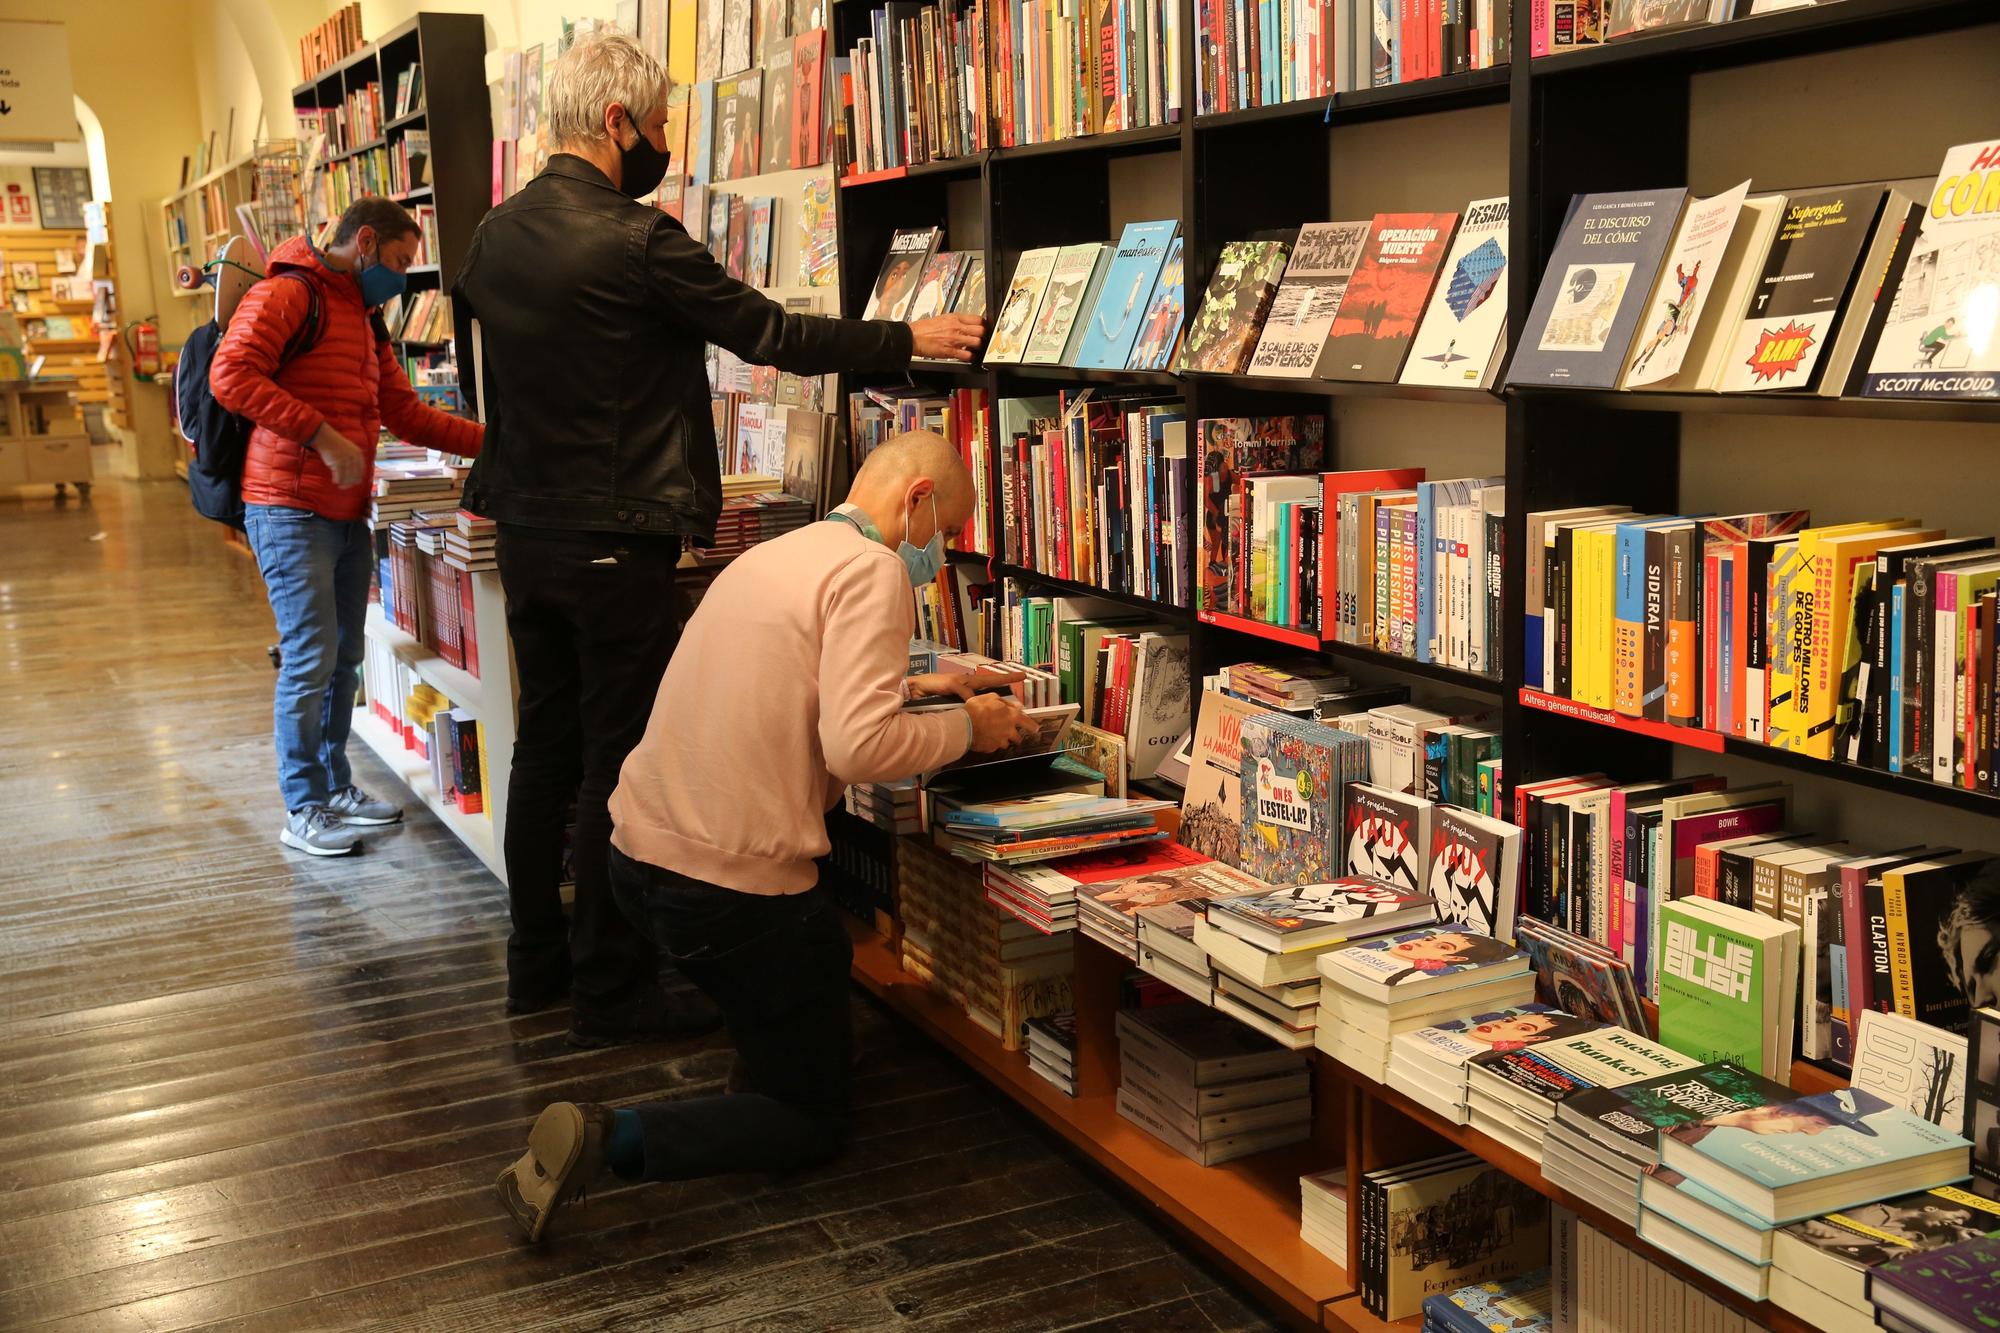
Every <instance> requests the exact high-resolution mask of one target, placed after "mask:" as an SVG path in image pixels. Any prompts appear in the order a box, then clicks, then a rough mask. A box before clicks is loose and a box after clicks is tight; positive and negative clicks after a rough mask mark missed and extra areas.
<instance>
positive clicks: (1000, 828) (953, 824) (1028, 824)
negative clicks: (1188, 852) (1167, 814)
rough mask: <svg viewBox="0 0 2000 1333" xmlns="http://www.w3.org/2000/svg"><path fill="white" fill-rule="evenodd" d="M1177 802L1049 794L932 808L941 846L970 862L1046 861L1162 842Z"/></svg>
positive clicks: (952, 801)
mask: <svg viewBox="0 0 2000 1333" xmlns="http://www.w3.org/2000/svg"><path fill="white" fill-rule="evenodd" d="M1172 807H1173V803H1172V802H1171V801H1159V800H1149V799H1144V798H1120V797H1115V796H1102V795H1094V794H1092V793H1089V792H1084V791H1045V792H1037V793H1035V794H1033V795H1030V796H1024V797H1021V798H1020V799H1017V800H986V801H963V800H958V799H949V800H948V799H945V798H942V797H940V798H938V799H937V800H935V801H934V802H933V805H932V816H931V822H932V829H933V832H934V834H935V836H936V838H937V843H938V845H939V846H940V847H942V848H944V850H946V851H948V852H950V853H951V854H952V855H953V856H956V857H958V858H959V859H961V860H965V861H989V862H1003V863H1016V862H1023V861H1043V860H1048V859H1051V858H1054V857H1057V856H1063V855H1070V854H1074V853H1078V852H1086V851H1091V850H1095V849H1097V848H1103V847H1124V846H1130V845H1132V844H1135V843H1145V842H1156V841H1159V840H1160V839H1163V838H1165V837H1166V836H1167V835H1166V831H1165V830H1164V829H1162V828H1161V827H1160V824H1159V821H1158V819H1157V818H1156V816H1157V815H1158V813H1159V812H1160V811H1162V810H1168V809H1171V808H1172Z"/></svg>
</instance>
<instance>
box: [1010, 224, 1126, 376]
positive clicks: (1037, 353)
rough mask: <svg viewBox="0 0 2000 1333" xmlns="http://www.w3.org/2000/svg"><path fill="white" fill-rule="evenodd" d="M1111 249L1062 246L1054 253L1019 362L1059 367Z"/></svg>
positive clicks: (1094, 244)
mask: <svg viewBox="0 0 2000 1333" xmlns="http://www.w3.org/2000/svg"><path fill="white" fill-rule="evenodd" d="M1110 248H1111V247H1110V246H1108V245H1105V244H1103V243H1101V242H1098V241H1086V242H1085V243H1083V244H1082V245H1065V246H1064V247H1063V248H1062V249H1061V250H1059V251H1058V252H1057V253H1056V262H1055V266H1054V267H1053V268H1051V269H1050V270H1049V285H1048V290H1046V291H1045V292H1043V293H1042V304H1041V308H1040V309H1039V310H1037V311H1036V312H1035V324H1034V328H1033V330H1032V331H1031V332H1030V333H1029V334H1028V346H1027V350H1026V351H1024V352H1023V353H1022V354H1021V360H1022V361H1024V362H1026V363H1029V364H1037V365H1063V364H1067V363H1066V361H1065V360H1064V357H1065V354H1066V353H1067V351H1068V349H1069V347H1070V344H1071V342H1072V341H1073V339H1072V337H1071V335H1072V334H1073V333H1074V332H1075V330H1076V326H1077V320H1078V316H1079V314H1080V313H1081V312H1082V311H1085V310H1088V309H1089V308H1090V306H1091V304H1092V298H1093V297H1094V296H1095V295H1096V292H1097V286H1098V284H1099V282H1100V281H1101V280H1102V275H1103V271H1104V256H1105V252H1106V251H1108V250H1109V249H1110Z"/></svg>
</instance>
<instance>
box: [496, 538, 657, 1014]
mask: <svg viewBox="0 0 2000 1333" xmlns="http://www.w3.org/2000/svg"><path fill="white" fill-rule="evenodd" d="M497 554H498V559H499V565H500V586H501V587H502V588H503V589H504V590H505V591H506V594H507V632H508V634H509V635H510V636H511V637H512V639H513V643H514V672H515V678H516V680H517V681H518V683H519V686H520V724H519V727H518V729H517V731H516V733H515V740H514V767H513V772H512V773H511V774H510V775H509V777H508V785H507V829H506V846H505V847H504V848H503V852H504V854H505V856H506V858H507V884H508V897H509V900H510V906H511V909H512V917H513V927H514V929H513V933H512V934H511V935H510V936H509V937H508V940H507V979H508V990H509V992H510V993H511V994H514V995H517V996H522V995H534V994H538V993H546V992H548V991H550V990H559V989H560V988H561V986H562V983H563V981H564V979H565V978H567V979H568V982H569V989H570V996H571V1002H572V1004H573V1005H574V1006H575V1007H577V1008H579V1009H605V1008H610V1007H613V1006H616V1005H618V1004H620V1003H622V1002H624V1001H626V1000H628V999H631V998H632V997H633V996H635V995H636V994H638V993H639V992H640V991H642V990H643V989H644V988H645V987H647V986H648V985H650V984H652V982H653V979H654V977H655V976H656V973H657V967H658V959H657V954H656V952H655V950H654V948H653V946H652V944H651V942H650V941H648V940H646V939H645V938H644V937H643V936H641V935H639V934H638V933H637V932H635V931H634V930H633V929H632V928H631V926H630V924H629V923H628V922H627V921H626V920H625V917H624V915H623V914H622V913H621V912H620V911H619V910H618V904H617V903H616V901H614V900H613V898H612V895H611V883H610V880H609V878H608V877H607V874H606V870H605V854H606V852H608V851H609V850H610V846H611V816H610V814H609V812H608V811H607V810H606V808H605V803H606V802H607V801H609V800H610V799H611V791H612V789H613V788H614V787H615V786H616V785H617V783H618V770H619V768H620V767H621V766H622V765H623V764H624V762H625V756H626V755H627V754H629V753H630V752H631V750H632V747H633V746H634V745H637V744H638V743H639V738H640V737H641V736H642V735H644V734H645V731H646V722H647V719H648V718H649V717H650V716H651V715H652V711H653V699H654V696H655V695H657V694H658V693H659V689H660V677H661V676H662V675H664V674H665V673H666V669H667V661H668V659H669V658H671V657H672V656H673V652H674V645H675V643H677V642H678V641H679V639H680V628H681V619H682V616H681V602H680V598H679V594H678V591H677V589H676V587H675V584H674V566H675V564H676V562H678V561H679V559H680V542H679V540H678V539H676V538H672V537H646V538H633V537H627V536H622V535H619V534H616V533H595V532H559V531H550V530H543V529H538V528H523V527H520V526H517V525H514V524H504V525H502V526H501V528H500V532H499V538H498V543H497ZM572 798H573V799H574V800H575V801H576V834H575V840H574V843H573V844H572V847H571V858H572V861H573V869H574V872H575V878H576V902H575V905H574V909H573V912H572V918H573V919H572V920H569V921H565V919H564V917H563V910H562V899H561V896H560V894H559V891H558V886H559V884H560V882H561V877H562V853H563V824H564V822H565V815H566V813H567V811H568V807H569V803H570V801H571V799H572Z"/></svg>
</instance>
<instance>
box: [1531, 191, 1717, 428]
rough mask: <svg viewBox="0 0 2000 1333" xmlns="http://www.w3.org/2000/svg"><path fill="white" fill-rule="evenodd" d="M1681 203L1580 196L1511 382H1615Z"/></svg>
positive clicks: (1635, 194) (1636, 194)
mask: <svg viewBox="0 0 2000 1333" xmlns="http://www.w3.org/2000/svg"><path fill="white" fill-rule="evenodd" d="M1686 201H1687V191H1686V190H1679V189H1676V190H1637V191H1631V192H1617V193H1608V194H1585V195H1578V196H1577V198H1576V200H1575V202H1574V203H1573V205H1572V206H1571V209H1570V215H1569V220H1568V221H1567V222H1566V223H1565V224H1564V226H1563V230H1562V234H1561V235H1560V236H1559V237H1558V238H1557V240H1556V248H1555V252H1554V254H1553V255H1551V256H1550V259H1549V266H1548V268H1546V269H1545V270H1543V272H1542V282H1541V287H1540V288H1539V290H1537V291H1536V293H1535V304H1534V306H1533V308H1532V309H1530V310H1529V312H1528V322H1527V332H1526V334H1525V335H1524V336H1523V338H1522V342H1521V346H1520V347H1518V348H1516V349H1515V351H1514V359H1513V363H1512V365H1511V366H1510V368H1509V369H1508V372H1507V375H1508V380H1509V382H1510V383H1513V384H1530V385H1532V384H1556V385H1562V386H1565V387H1568V388H1581V389H1609V388H1612V387H1613V386H1615V385H1616V384H1617V383H1618V378H1619V375H1620V374H1621V373H1622V371H1623V370H1624V368H1625V356H1626V352H1627V350H1628V349H1629V348H1630V347H1631V346H1632V342H1633V335H1634V333H1635V332H1636V331H1637V329H1638V327H1639V321H1640V318H1641V316H1642V315H1643V314H1644V313H1645V306H1646V301H1647V297H1648V295H1649V294H1650V293H1651V291H1652V288H1653V279H1654V276H1655V275H1656V274H1657V273H1658V272H1659V268H1660V260H1661V257H1662V256H1663V255H1664V254H1665V253H1666V249H1667V245H1668V243H1669V242H1670V241H1671V240H1672V239H1673V235H1674V232H1675V230H1676V229H1677V228H1678V227H1679V225H1680V217H1681V207H1682V205H1683V204H1684V203H1685V202H1686Z"/></svg>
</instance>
